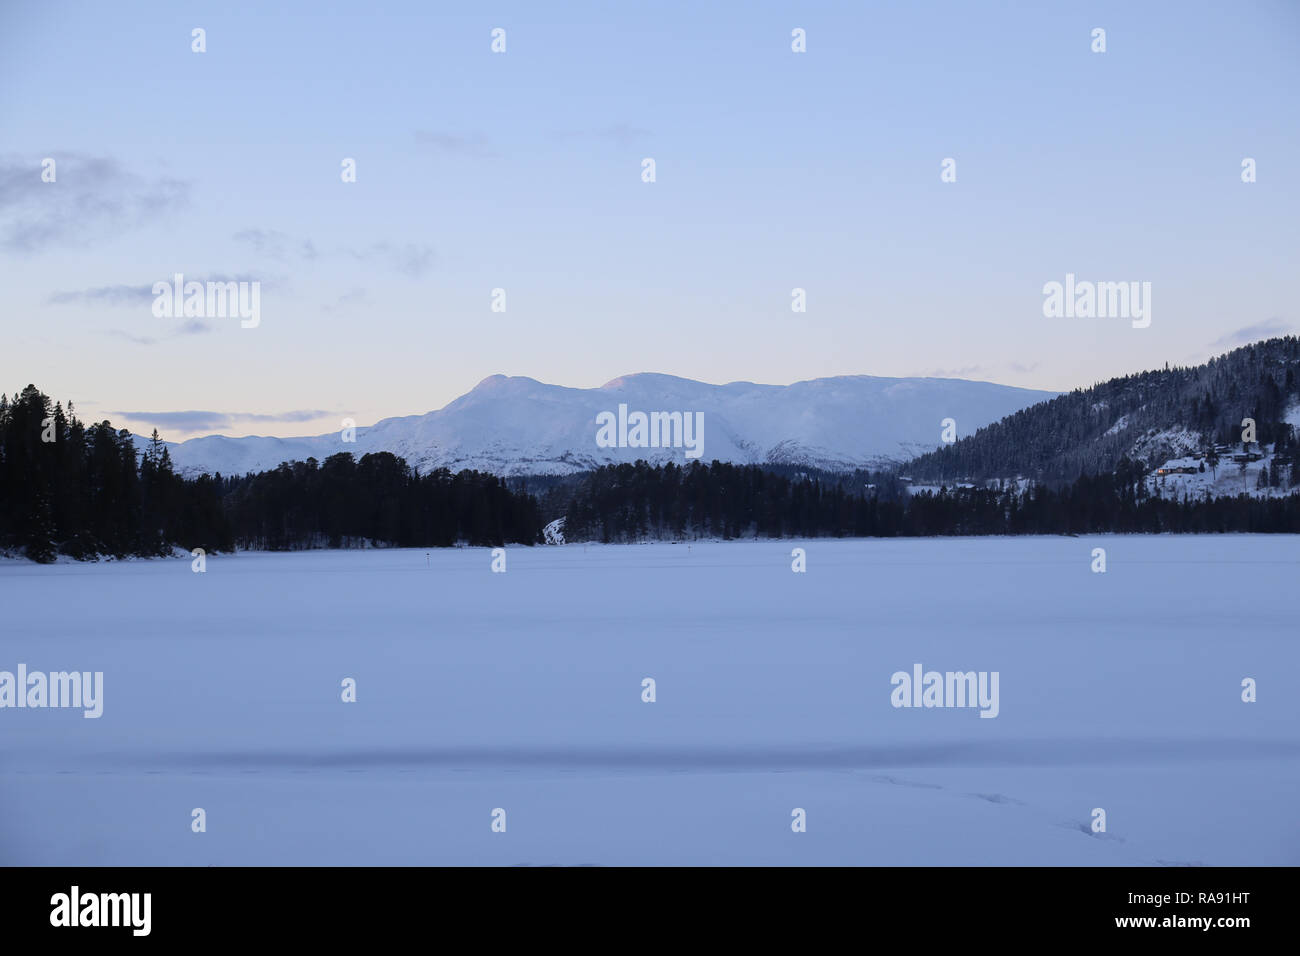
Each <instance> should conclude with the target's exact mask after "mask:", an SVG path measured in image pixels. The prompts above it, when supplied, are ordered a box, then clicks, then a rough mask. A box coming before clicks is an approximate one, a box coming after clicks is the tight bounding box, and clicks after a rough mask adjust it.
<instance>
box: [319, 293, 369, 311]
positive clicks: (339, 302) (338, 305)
mask: <svg viewBox="0 0 1300 956" xmlns="http://www.w3.org/2000/svg"><path fill="white" fill-rule="evenodd" d="M369 304H370V294H369V293H368V292H366V290H365V289H352V290H350V291H348V292H344V293H343V294H342V295H341V296H339V297H338V298H337V299H335V300H334V303H333V304H332V305H323V306H321V308H322V309H323V310H324V311H325V312H342V311H345V310H346V309H347V308H349V307H350V306H355V305H369Z"/></svg>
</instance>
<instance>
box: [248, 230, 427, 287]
mask: <svg viewBox="0 0 1300 956" xmlns="http://www.w3.org/2000/svg"><path fill="white" fill-rule="evenodd" d="M231 238H232V239H234V240H235V241H236V242H239V243H243V244H245V245H247V246H249V247H250V248H252V250H253V251H254V252H255V253H257V254H259V255H264V256H266V257H267V258H270V259H277V260H280V261H284V260H285V259H289V258H294V257H296V258H298V259H301V260H305V261H313V260H315V259H317V258H319V257H329V256H339V257H344V258H350V259H354V260H356V261H358V262H367V263H378V264H380V265H382V266H384V267H386V268H389V269H392V270H393V271H395V272H400V273H401V274H402V275H406V276H411V277H412V278H419V277H420V276H422V275H424V274H425V273H426V272H428V271H429V270H430V269H431V268H433V249H432V248H431V247H430V246H425V245H419V244H417V243H413V242H408V243H399V242H389V241H388V240H382V241H379V242H372V243H371V244H370V245H368V246H347V247H343V248H339V249H335V250H333V251H328V252H322V251H321V250H320V249H319V248H318V247H317V245H316V243H315V242H313V241H312V240H311V239H306V238H298V237H294V236H290V235H287V234H286V233H283V232H279V231H277V230H274V229H243V230H241V231H239V232H237V233H235V234H234V235H233V236H232V237H231Z"/></svg>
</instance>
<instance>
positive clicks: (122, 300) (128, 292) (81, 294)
mask: <svg viewBox="0 0 1300 956" xmlns="http://www.w3.org/2000/svg"><path fill="white" fill-rule="evenodd" d="M45 301H46V304H48V305H68V304H70V303H74V302H99V303H103V304H104V305H110V306H126V305H147V304H151V303H152V302H153V287H152V286H148V285H102V286H98V287H96V288H93V289H77V290H74V291H69V292H55V293H54V294H53V295H51V296H50V297H49V298H48V299H46V300H45Z"/></svg>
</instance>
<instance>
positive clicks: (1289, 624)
mask: <svg viewBox="0 0 1300 956" xmlns="http://www.w3.org/2000/svg"><path fill="white" fill-rule="evenodd" d="M795 547H803V548H805V549H806V551H807V571H806V573H793V572H792V571H791V561H792V558H791V555H790V552H791V549H792V548H795ZM1095 547H1102V548H1105V550H1106V559H1107V571H1106V573H1104V574H1096V573H1093V572H1092V570H1091V564H1092V561H1093V559H1092V554H1091V552H1092V549H1093V548H1095ZM491 561H492V559H491V555H490V553H489V552H488V551H487V550H486V549H457V550H447V551H434V552H425V551H423V550H420V551H413V550H400V551H367V552H358V551H352V552H305V553H297V554H266V553H245V554H239V555H234V556H215V557H210V558H209V559H208V563H207V570H206V572H205V573H203V574H196V573H193V572H192V571H191V569H190V562H189V559H188V558H186V559H184V560H181V559H175V560H159V561H130V562H123V563H104V564H60V565H56V566H48V567H39V566H35V565H31V564H26V563H21V562H15V561H5V562H3V563H0V671H8V672H16V670H17V666H18V665H19V664H20V663H21V664H23V665H25V666H26V669H27V670H28V671H29V672H32V671H42V672H51V671H71V670H76V671H91V672H94V671H102V672H103V674H104V679H103V680H104V683H103V715H102V716H101V717H100V718H98V719H85V718H84V717H83V715H82V711H81V710H79V709H29V708H23V709H10V708H6V709H0V863H21V864H68V865H96V864H182V865H209V864H215V865H235V864H326V865H328V864H360V863H367V864H409V865H421V864H432V865H438V864H490V865H510V864H532V865H545V864H800V865H801V864H980V863H993V864H1084V865H1087V864H1103V865H1113V864H1121V865H1122V864H1134V865H1159V864H1198V863H1201V864H1222V865H1255V864H1272V865H1279V864H1287V865H1296V864H1300V821H1298V817H1297V807H1298V806H1300V800H1298V799H1297V798H1298V797H1300V695H1297V693H1296V686H1295V683H1294V682H1295V681H1296V680H1297V679H1298V678H1300V596H1298V594H1297V584H1298V583H1300V539H1297V538H1296V537H1289V536H1256V537H1251V536H1227V537H1224V536H1218V537H1215V536H1200V537H1160V538H1156V537H1104V536H1103V537H1096V538H1089V537H1082V538H1018V539H1007V538H998V539H924V540H868V541H823V540H812V541H786V542H761V543H752V542H751V543H736V542H732V543H693V544H691V545H690V547H689V548H688V546H687V545H686V544H656V545H634V546H595V545H592V546H586V547H584V546H583V545H566V546H561V547H544V548H543V547H538V548H532V549H528V548H509V549H507V562H508V563H507V571H506V573H504V574H500V573H493V572H492V571H491ZM915 665H921V666H922V667H923V669H924V670H925V671H929V670H935V671H940V672H947V671H961V672H966V671H975V672H986V673H992V672H997V674H998V685H997V686H998V698H999V699H998V707H997V710H998V713H997V716H996V718H993V719H985V718H981V717H980V712H979V710H978V709H976V708H970V707H965V708H961V707H943V708H941V707H935V708H927V707H895V706H893V703H892V700H891V698H892V695H893V694H894V691H895V688H894V686H893V685H892V684H891V676H892V675H894V674H895V672H906V673H909V674H910V673H911V672H912V670H913V667H914V666H915ZM344 678H353V679H354V680H355V681H356V697H357V700H356V702H355V703H345V702H343V700H342V699H341V696H342V689H341V682H342V681H343V680H344ZM644 678H652V679H653V680H654V681H655V695H656V699H655V701H654V702H653V703H646V702H643V700H642V692H643V691H642V681H643V679H644ZM1244 678H1253V679H1255V681H1257V685H1258V691H1257V692H1258V700H1257V701H1256V702H1254V703H1245V702H1243V701H1242V681H1243V679H1244ZM194 808H203V810H204V811H205V813H206V826H207V829H206V832H203V833H195V832H192V830H191V811H192V810H193V809H194ZM496 808H502V809H504V810H505V811H506V832H504V833H498V832H493V830H492V819H493V818H492V814H493V811H494V809H496ZM795 808H802V809H803V810H804V811H806V818H807V831H806V832H803V833H795V832H792V830H791V821H792V810H794V809H795ZM1094 808H1102V809H1104V810H1105V812H1106V832H1104V833H1094V832H1093V831H1092V829H1091V826H1090V824H1091V821H1092V811H1093V809H1094Z"/></svg>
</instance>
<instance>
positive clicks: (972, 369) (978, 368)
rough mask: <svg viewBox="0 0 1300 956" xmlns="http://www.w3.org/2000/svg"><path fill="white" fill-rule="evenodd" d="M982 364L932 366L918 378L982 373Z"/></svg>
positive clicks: (962, 376)
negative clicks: (953, 366) (954, 366)
mask: <svg viewBox="0 0 1300 956" xmlns="http://www.w3.org/2000/svg"><path fill="white" fill-rule="evenodd" d="M984 372H985V369H984V366H983V365H963V366H962V367H961V368H932V369H930V371H928V372H923V373H922V374H921V375H920V376H918V377H920V378H968V377H969V376H971V375H983V374H984Z"/></svg>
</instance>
